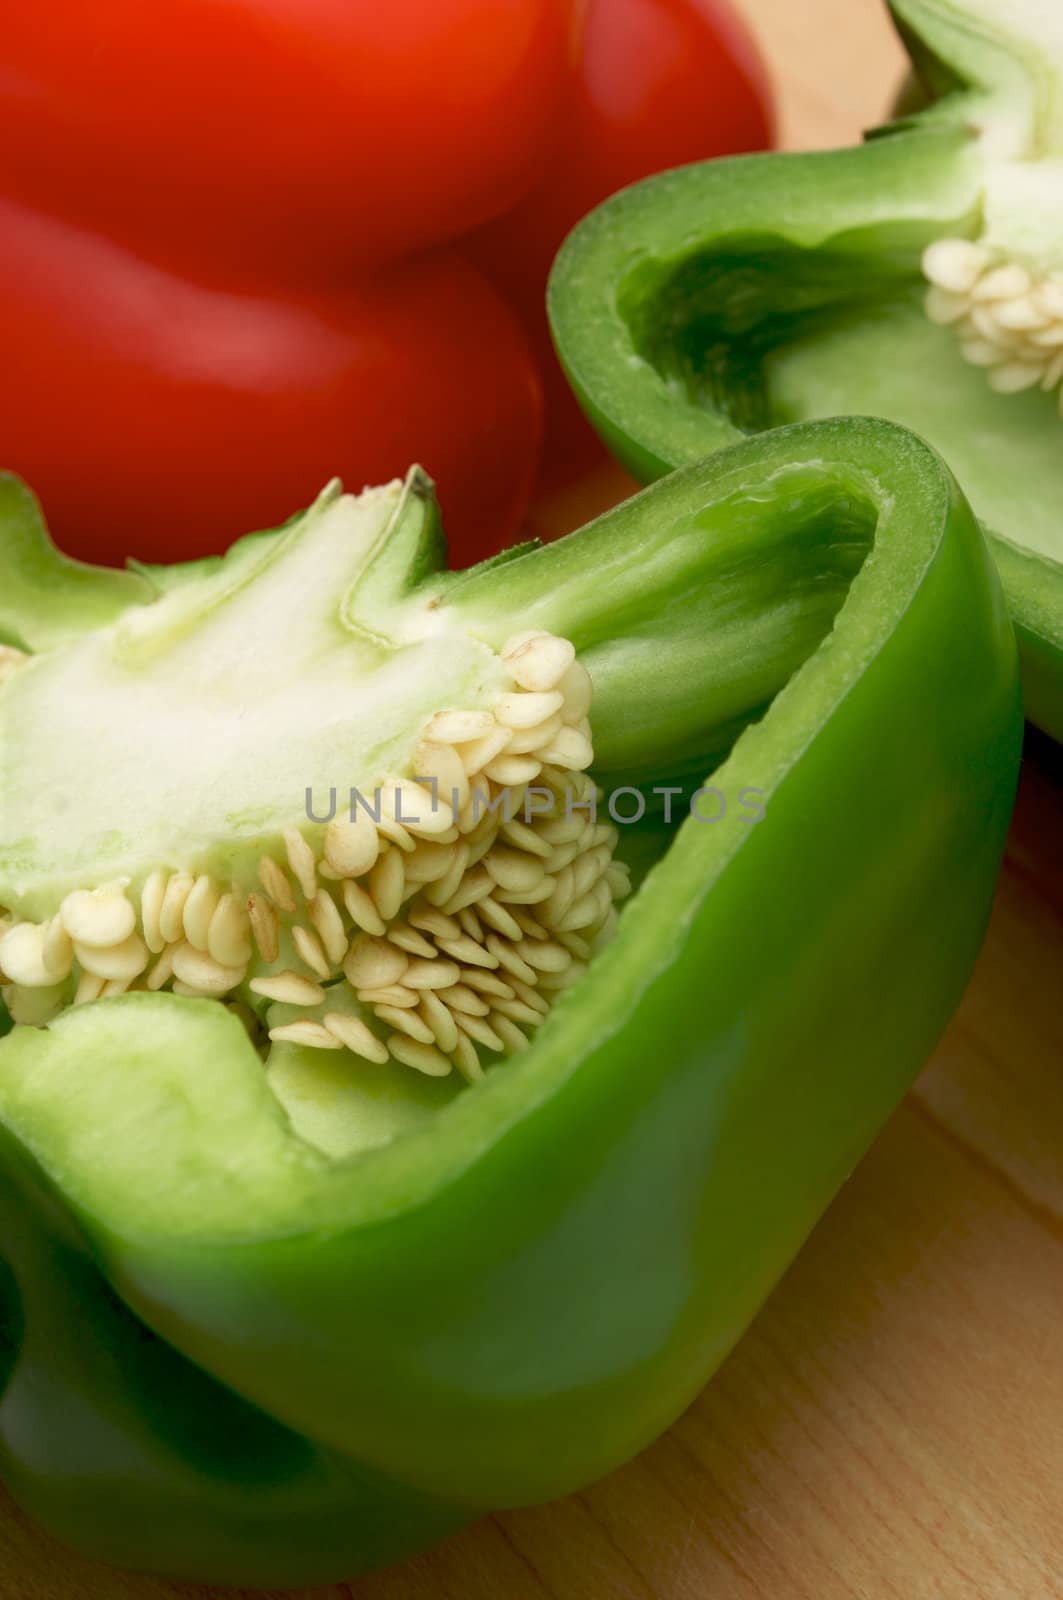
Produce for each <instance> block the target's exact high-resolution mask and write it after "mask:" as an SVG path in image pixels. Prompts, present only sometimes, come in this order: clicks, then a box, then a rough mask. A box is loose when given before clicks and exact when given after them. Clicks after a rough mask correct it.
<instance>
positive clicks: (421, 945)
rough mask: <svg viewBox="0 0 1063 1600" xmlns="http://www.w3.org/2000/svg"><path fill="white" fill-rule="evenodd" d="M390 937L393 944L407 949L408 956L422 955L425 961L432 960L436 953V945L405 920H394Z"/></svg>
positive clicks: (389, 930)
mask: <svg viewBox="0 0 1063 1600" xmlns="http://www.w3.org/2000/svg"><path fill="white" fill-rule="evenodd" d="M414 914H415V915H416V913H414ZM388 938H389V940H390V941H391V943H392V944H394V945H398V947H399V949H400V950H405V952H406V954H407V955H408V956H421V957H423V959H424V960H425V961H431V960H432V958H433V957H434V956H435V954H436V947H435V945H434V944H430V943H429V942H428V940H427V939H426V938H425V936H424V934H423V933H418V932H417V929H416V928H410V927H408V926H407V925H406V923H405V922H393V923H392V924H391V927H390V928H389V929H388Z"/></svg>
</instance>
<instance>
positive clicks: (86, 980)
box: [74, 972, 106, 1006]
mask: <svg viewBox="0 0 1063 1600" xmlns="http://www.w3.org/2000/svg"><path fill="white" fill-rule="evenodd" d="M105 982H106V979H105V978H100V977H97V975H96V973H94V972H83V973H82V974H81V977H80V978H79V979H78V986H77V989H76V991H75V994H74V1004H75V1005H76V1006H84V1005H89V1004H90V1003H91V1002H92V1001H93V1000H98V999H99V998H100V995H101V994H102V993H103V987H104V984H105Z"/></svg>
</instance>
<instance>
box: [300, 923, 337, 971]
mask: <svg viewBox="0 0 1063 1600" xmlns="http://www.w3.org/2000/svg"><path fill="white" fill-rule="evenodd" d="M292 944H293V945H294V946H295V953H296V955H297V956H298V957H299V959H300V961H302V962H304V963H305V965H306V966H308V967H309V968H310V971H311V972H315V973H316V974H317V976H318V977H319V978H329V977H331V976H332V968H331V967H330V966H329V963H328V959H327V957H326V955H325V952H324V950H323V949H322V948H321V941H320V939H318V937H317V935H316V934H313V933H311V932H310V929H309V928H303V927H300V926H298V925H297V926H296V927H294V928H293V929H292Z"/></svg>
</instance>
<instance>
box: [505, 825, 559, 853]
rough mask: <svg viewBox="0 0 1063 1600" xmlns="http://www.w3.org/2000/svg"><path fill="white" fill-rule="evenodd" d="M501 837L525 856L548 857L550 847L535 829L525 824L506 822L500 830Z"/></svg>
mask: <svg viewBox="0 0 1063 1600" xmlns="http://www.w3.org/2000/svg"><path fill="white" fill-rule="evenodd" d="M500 831H501V836H502V838H503V839H505V840H506V842H507V843H508V844H511V845H513V846H514V848H515V849H517V850H520V851H521V852H522V853H523V854H525V855H535V856H548V855H549V854H550V848H551V847H550V845H549V843H548V842H547V840H545V839H543V838H541V837H540V835H539V834H538V833H536V831H535V829H534V828H532V827H530V826H529V825H528V823H526V822H520V821H519V820H514V821H513V822H507V823H505V824H504V825H503V827H502V828H501V830H500Z"/></svg>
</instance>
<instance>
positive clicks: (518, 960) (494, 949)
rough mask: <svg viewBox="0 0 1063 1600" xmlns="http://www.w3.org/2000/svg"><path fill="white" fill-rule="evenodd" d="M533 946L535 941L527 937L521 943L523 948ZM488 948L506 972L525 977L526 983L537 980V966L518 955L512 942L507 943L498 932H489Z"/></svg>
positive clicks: (496, 963) (497, 963)
mask: <svg viewBox="0 0 1063 1600" xmlns="http://www.w3.org/2000/svg"><path fill="white" fill-rule="evenodd" d="M532 946H533V941H532V940H530V939H525V940H524V942H523V943H522V944H521V950H522V951H526V950H529V949H531V948H532ZM487 948H488V950H489V952H490V953H491V955H492V956H493V957H494V958H495V965H496V966H500V967H502V968H503V969H504V970H505V971H506V972H510V973H512V974H513V976H514V977H515V978H521V979H523V981H524V982H525V983H534V982H535V968H534V967H533V966H531V965H530V964H529V963H528V962H527V961H525V960H524V959H523V957H522V956H520V955H518V954H517V952H516V950H514V948H513V946H512V945H511V944H507V943H506V941H505V940H504V939H500V938H499V937H498V935H497V934H495V933H491V934H488V937H487Z"/></svg>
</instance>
